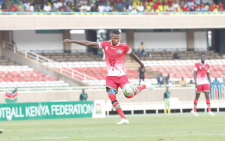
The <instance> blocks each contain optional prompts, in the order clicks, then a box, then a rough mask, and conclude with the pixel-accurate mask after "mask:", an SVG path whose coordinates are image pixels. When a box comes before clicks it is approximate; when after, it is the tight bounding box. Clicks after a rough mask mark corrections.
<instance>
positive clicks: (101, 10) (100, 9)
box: [98, 3, 105, 12]
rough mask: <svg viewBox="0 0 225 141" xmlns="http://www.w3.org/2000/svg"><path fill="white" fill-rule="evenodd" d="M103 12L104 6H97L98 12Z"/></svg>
mask: <svg viewBox="0 0 225 141" xmlns="http://www.w3.org/2000/svg"><path fill="white" fill-rule="evenodd" d="M104 10H105V6H104V5H102V3H101V4H100V5H99V6H98V11H99V12H104Z"/></svg>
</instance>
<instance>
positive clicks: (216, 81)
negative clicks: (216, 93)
mask: <svg viewBox="0 0 225 141" xmlns="http://www.w3.org/2000/svg"><path fill="white" fill-rule="evenodd" d="M212 83H213V84H219V83H220V81H218V80H213V82H212Z"/></svg>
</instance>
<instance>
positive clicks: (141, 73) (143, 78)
mask: <svg viewBox="0 0 225 141" xmlns="http://www.w3.org/2000/svg"><path fill="white" fill-rule="evenodd" d="M138 72H139V76H140V77H139V78H140V80H139V85H141V80H143V81H145V68H141V67H139V69H138Z"/></svg>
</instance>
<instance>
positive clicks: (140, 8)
mask: <svg viewBox="0 0 225 141" xmlns="http://www.w3.org/2000/svg"><path fill="white" fill-rule="evenodd" d="M144 9H145V8H144V6H143V5H141V4H140V5H138V7H137V10H138V12H143V11H144Z"/></svg>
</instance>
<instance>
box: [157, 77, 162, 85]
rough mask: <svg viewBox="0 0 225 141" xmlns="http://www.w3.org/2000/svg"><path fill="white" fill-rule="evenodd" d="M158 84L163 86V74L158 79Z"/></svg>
mask: <svg viewBox="0 0 225 141" xmlns="http://www.w3.org/2000/svg"><path fill="white" fill-rule="evenodd" d="M157 82H158V85H159V86H161V85H163V77H162V74H160V76H159V77H158V78H157Z"/></svg>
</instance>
